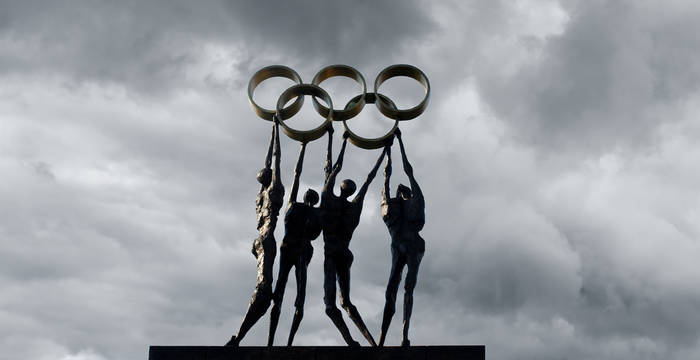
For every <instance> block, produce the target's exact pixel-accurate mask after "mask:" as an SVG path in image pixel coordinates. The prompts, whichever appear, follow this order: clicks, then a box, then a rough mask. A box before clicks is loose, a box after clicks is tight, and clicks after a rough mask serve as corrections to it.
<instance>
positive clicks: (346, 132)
mask: <svg viewBox="0 0 700 360" xmlns="http://www.w3.org/2000/svg"><path fill="white" fill-rule="evenodd" d="M349 137H350V133H349V132H348V131H347V130H345V132H344V133H343V139H347V138H349Z"/></svg>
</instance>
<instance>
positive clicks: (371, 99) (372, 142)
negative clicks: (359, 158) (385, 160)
mask: <svg viewBox="0 0 700 360" xmlns="http://www.w3.org/2000/svg"><path fill="white" fill-rule="evenodd" d="M360 96H361V95H358V96H355V97H354V98H352V99H350V101H348V104H347V105H346V106H345V107H346V108H347V107H348V106H351V105H352V104H353V102H355V101H357V100H359V99H360ZM379 97H380V98H382V100H383V101H384V102H386V103H388V104H390V106H393V107H394V108H396V105H394V102H393V101H391V99H389V98H388V97H386V96H384V95H382V94H379ZM364 99H365V101H366V102H367V104H374V103H375V101H376V96H375V93H367V94H366V95H365V96H364ZM343 126H344V127H345V131H347V132H348V134H349V137H348V140H350V142H351V143H352V144H353V145H355V146H357V147H359V148H363V149H367V150H373V149H379V148H380V147H382V146H384V145H386V143H387V141H389V140H391V138H393V137H394V131H395V130H396V128H397V127H398V126H399V121H398V120H396V121H394V126H392V128H391V129H390V130H389V132H387V133H386V134H384V135H383V136H380V137H377V138H365V137H362V136H360V135H357V134H355V133H354V132H353V131H352V130H350V127H348V123H347V121H346V120H343Z"/></svg>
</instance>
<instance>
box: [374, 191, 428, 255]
mask: <svg viewBox="0 0 700 360" xmlns="http://www.w3.org/2000/svg"><path fill="white" fill-rule="evenodd" d="M382 218H383V220H384V223H385V224H386V226H387V227H388V228H389V234H390V235H391V245H392V247H396V248H401V249H404V248H405V250H411V249H413V250H415V251H424V250H425V241H424V240H423V238H422V237H421V236H420V235H419V234H418V232H419V231H421V230H422V229H423V226H424V225H425V207H424V206H423V204H422V203H421V202H419V201H417V199H414V198H409V199H406V200H404V199H401V198H398V197H395V198H391V199H388V200H387V201H386V203H385V204H383V206H382Z"/></svg>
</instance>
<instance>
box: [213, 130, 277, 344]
mask: <svg viewBox="0 0 700 360" xmlns="http://www.w3.org/2000/svg"><path fill="white" fill-rule="evenodd" d="M273 148H274V149H273ZM272 156H274V157H275V162H274V165H273V166H272V168H270V165H271V163H272ZM280 157H281V152H280V137H279V119H278V118H277V116H275V117H274V125H273V126H272V137H271V138H270V145H269V146H268V149H267V156H266V158H265V168H263V169H262V170H260V172H259V173H258V182H260V191H259V192H258V196H257V199H256V200H255V205H256V206H255V211H256V212H257V214H258V232H259V235H258V238H257V239H255V241H253V248H252V253H253V256H255V258H256V259H257V261H258V283H257V285H256V286H255V290H254V291H253V296H252V297H251V299H250V305H249V306H248V311H247V312H246V315H245V318H244V319H243V323H242V324H241V328H240V329H239V330H238V334H236V335H233V336H231V340H229V341H228V343H226V345H227V346H238V344H239V343H240V341H241V339H243V337H244V336H245V334H246V333H247V332H248V330H250V328H251V327H253V325H255V323H256V322H257V321H258V320H259V319H260V318H261V317H262V316H263V315H265V312H267V308H269V307H270V302H271V301H272V266H273V265H274V262H275V255H276V253H277V243H276V242H275V227H276V225H277V216H278V215H279V211H280V209H281V208H282V203H283V202H284V186H283V185H282V179H281V177H280V173H279V171H280V170H279V168H280Z"/></svg>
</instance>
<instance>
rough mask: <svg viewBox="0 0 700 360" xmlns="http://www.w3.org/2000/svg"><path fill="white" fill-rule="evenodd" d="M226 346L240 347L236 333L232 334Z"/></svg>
mask: <svg viewBox="0 0 700 360" xmlns="http://www.w3.org/2000/svg"><path fill="white" fill-rule="evenodd" d="M225 346H233V347H238V338H236V335H233V336H231V340H229V341H228V342H227V343H226V345H225Z"/></svg>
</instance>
